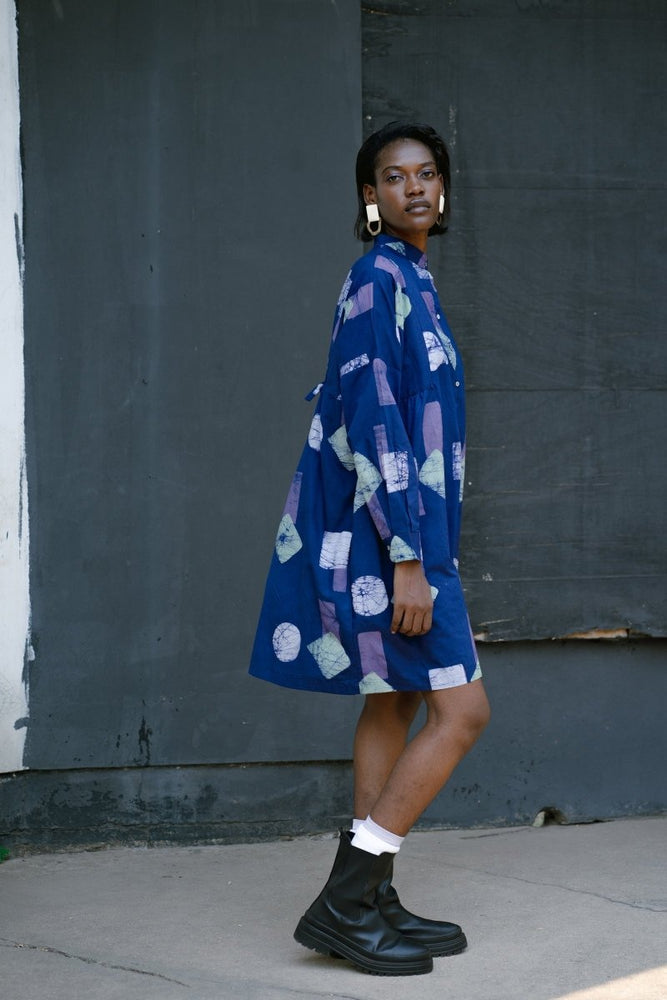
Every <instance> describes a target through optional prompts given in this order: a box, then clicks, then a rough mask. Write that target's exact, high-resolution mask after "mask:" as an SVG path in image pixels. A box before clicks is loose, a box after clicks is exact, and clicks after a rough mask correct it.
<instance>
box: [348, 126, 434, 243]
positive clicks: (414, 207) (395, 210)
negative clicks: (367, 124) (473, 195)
mask: <svg viewBox="0 0 667 1000" xmlns="http://www.w3.org/2000/svg"><path fill="white" fill-rule="evenodd" d="M444 189H445V188H444V184H443V180H442V177H441V175H440V174H439V173H438V171H437V167H436V164H435V160H434V158H433V153H432V152H431V150H430V149H429V148H428V146H425V145H424V144H423V143H422V142H418V141H417V140H416V139H397V140H396V141H395V142H392V143H390V144H389V145H388V146H385V147H384V149H382V150H381V151H380V155H379V156H378V158H377V162H376V164H375V184H374V185H373V184H365V185H364V200H365V201H366V204H372V203H375V204H376V205H377V206H378V209H379V211H380V218H381V219H382V229H383V231H384V232H387V233H389V234H390V235H392V236H398V237H399V238H400V239H402V240H405V241H406V242H407V243H412V244H414V245H415V246H417V247H419V248H420V249H421V250H425V249H426V241H427V237H428V231H429V229H430V228H431V226H432V225H433V224H434V223H435V221H436V218H437V216H438V201H439V198H440V194H441V193H444Z"/></svg>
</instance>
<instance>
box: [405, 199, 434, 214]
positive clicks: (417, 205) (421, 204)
mask: <svg viewBox="0 0 667 1000" xmlns="http://www.w3.org/2000/svg"><path fill="white" fill-rule="evenodd" d="M430 207H431V205H430V202H428V201H424V200H423V199H417V200H416V201H411V202H410V204H409V205H407V206H406V209H405V211H406V212H411V211H412V210H413V209H415V208H430Z"/></svg>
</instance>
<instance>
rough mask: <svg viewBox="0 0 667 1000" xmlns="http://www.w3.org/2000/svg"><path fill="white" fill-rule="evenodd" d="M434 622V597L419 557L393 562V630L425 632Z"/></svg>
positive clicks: (423, 633)
mask: <svg viewBox="0 0 667 1000" xmlns="http://www.w3.org/2000/svg"><path fill="white" fill-rule="evenodd" d="M432 624H433V598H432V596H431V588H430V586H429V582H428V580H427V579H426V577H425V576H424V567H423V566H422V564H421V563H420V562H419V560H418V559H410V560H408V561H407V562H398V563H395V564H394V615H393V618H392V620H391V631H392V633H395V632H400V633H401V635H410V636H413V635H426V633H427V632H429V631H430V629H431V625H432Z"/></svg>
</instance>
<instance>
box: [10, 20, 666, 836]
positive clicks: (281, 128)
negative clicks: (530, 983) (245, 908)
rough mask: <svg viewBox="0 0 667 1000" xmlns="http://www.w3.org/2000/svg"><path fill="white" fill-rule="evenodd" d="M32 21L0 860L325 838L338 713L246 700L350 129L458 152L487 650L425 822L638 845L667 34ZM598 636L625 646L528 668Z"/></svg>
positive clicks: (405, 24) (456, 312)
mask: <svg viewBox="0 0 667 1000" xmlns="http://www.w3.org/2000/svg"><path fill="white" fill-rule="evenodd" d="M19 15H20V17H19V29H20V34H19V39H20V50H19V55H20V71H21V101H22V130H23V163H24V182H25V241H26V279H25V339H26V370H27V452H28V462H29V464H28V472H29V486H30V512H31V518H30V520H31V597H32V606H33V640H32V645H33V648H34V660H33V661H32V662H31V663H30V665H29V691H30V698H29V712H30V715H29V722H28V729H27V744H26V753H25V758H24V764H25V766H26V767H27V768H28V769H29V770H28V771H27V772H25V773H23V774H20V775H8V776H6V777H4V778H3V779H0V836H2V841H3V842H7V843H17V844H19V843H32V844H39V845H42V846H48V845H57V844H60V843H91V842H106V841H132V840H142V839H148V840H153V841H159V840H173V839H179V840H188V839H199V838H207V837H208V838H223V839H244V838H256V837H262V836H273V835H276V834H280V833H283V832H288V833H293V832H300V831H301V832H303V831H305V830H310V829H324V828H328V827H330V826H332V825H335V824H337V823H338V822H341V821H343V820H344V819H345V818H347V816H348V810H349V791H350V768H349V758H350V745H351V734H352V728H353V725H354V721H355V717H356V714H357V712H358V710H359V702H358V700H356V699H345V698H324V697H322V696H320V695H311V694H305V693H294V692H290V691H286V690H281V689H277V688H273V687H271V686H269V685H264V684H262V683H260V682H257V681H254V680H252V679H250V678H248V677H247V675H246V665H247V659H248V653H249V648H250V644H251V641H252V636H253V630H254V626H255V620H256V614H257V611H258V607H259V602H260V599H261V592H262V587H263V582H264V575H265V572H266V569H267V566H268V559H269V555H270V552H271V548H272V544H273V537H274V533H275V528H276V524H277V520H278V516H279V512H280V510H281V509H282V503H283V499H284V495H285V493H286V490H287V487H288V484H289V481H290V478H291V475H292V470H293V466H294V464H295V461H296V459H297V456H298V453H299V451H300V449H301V446H302V442H303V439H304V435H305V433H306V431H307V427H308V424H309V418H310V407H309V406H308V405H307V404H305V403H304V402H303V401H302V397H303V396H304V394H305V393H306V391H307V390H308V389H309V388H310V387H311V386H312V385H313V384H315V383H316V382H317V381H318V380H319V378H320V376H321V372H322V367H323V364H324V360H325V357H326V349H327V342H328V337H329V328H330V318H331V314H332V310H333V304H334V301H335V298H336V295H337V292H338V287H339V285H340V282H341V280H342V278H343V277H344V274H345V271H346V269H347V267H348V265H349V262H350V260H351V259H352V257H353V256H354V255H355V254H356V253H357V252H358V247H357V246H356V245H355V244H354V243H353V241H352V239H351V235H350V231H351V224H352V221H353V217H354V209H355V205H354V191H353V183H352V181H353V162H354V155H355V152H356V148H357V146H358V143H359V140H360V137H361V125H362V121H363V124H364V127H365V128H366V129H367V130H370V129H371V128H373V127H375V126H376V125H379V124H381V123H382V122H383V121H386V120H389V119H390V118H392V117H397V116H399V115H406V114H409V115H411V116H412V115H418V117H420V118H425V119H427V120H429V119H430V120H432V121H433V122H435V123H437V124H439V125H441V127H442V129H443V132H444V133H445V135H446V136H447V138H448V140H449V143H450V146H451V149H452V157H453V165H454V213H453V218H452V226H451V232H450V234H449V235H448V237H446V238H445V239H444V240H440V241H435V242H434V246H433V250H432V255H431V265H432V268H433V270H434V272H435V273H436V279H437V282H438V287H439V289H440V291H441V297H442V299H443V302H444V303H446V308H447V311H448V314H449V318H450V321H451V323H452V326H453V328H454V330H455V332H456V335H457V339H458V341H459V343H460V345H461V348H462V350H463V353H464V358H465V361H466V366H467V371H468V381H469V385H470V432H469V435H470V451H469V461H468V472H467V476H466V479H467V480H468V484H467V485H468V503H467V511H466V516H465V528H464V539H463V543H464V544H463V561H462V567H463V573H464V582H465V585H466V588H467V592H468V595H469V600H470V607H471V615H472V619H473V625H474V628H475V631H476V632H477V633H478V634H479V635H482V636H483V637H486V638H488V639H491V638H493V639H505V640H512V641H506V642H499V643H486V642H485V643H482V645H481V649H480V655H481V658H482V663H483V667H484V670H485V674H486V678H487V685H488V688H489V691H490V694H491V697H492V700H493V705H494V719H493V722H492V725H491V727H490V729H489V730H488V731H487V733H486V734H485V736H484V738H483V740H482V741H481V743H480V744H479V746H478V747H477V748H476V749H475V751H474V753H473V754H472V755H471V756H470V757H469V759H467V760H466V761H465V762H464V763H463V764H462V765H461V767H460V769H459V770H458V771H457V773H456V775H455V776H454V778H453V780H452V782H451V783H450V786H449V787H448V788H447V789H446V790H445V791H444V792H443V793H442V795H440V796H439V797H438V799H437V800H436V802H434V804H433V805H432V807H431V808H430V809H429V810H428V812H427V814H426V815H425V817H424V820H423V822H424V823H426V824H444V825H475V824H489V823H490V824H507V823H517V822H527V821H531V820H532V819H533V818H534V816H535V814H536V813H537V812H538V811H539V810H540V809H542V808H544V807H553V808H555V809H558V810H559V811H560V812H562V813H563V815H564V816H565V817H566V818H567V819H569V820H571V821H576V820H584V819H595V818H605V817H608V816H619V815H631V814H644V813H651V812H658V811H660V810H663V809H664V808H665V806H666V800H665V788H664V780H663V777H662V771H661V768H660V763H659V762H660V760H661V759H664V751H665V732H664V725H663V722H662V719H661V717H660V712H659V707H660V705H661V704H664V688H665V684H666V676H667V673H666V671H665V643H664V641H663V640H661V639H660V638H659V637H660V636H662V635H664V634H665V624H666V623H665V617H664V609H665V602H664V593H665V587H664V574H665V566H666V565H667V561H666V560H665V558H664V548H663V546H664V540H665V537H667V532H665V531H664V516H665V515H664V511H665V509H667V504H665V502H664V500H665V498H664V484H665V472H664V467H663V465H664V463H662V461H661V457H660V456H661V455H662V451H663V450H664V447H662V446H661V442H662V441H663V440H664V438H663V437H662V435H663V434H664V430H663V428H664V426H665V420H664V417H665V409H664V400H665V392H664V388H665V386H664V375H663V374H662V373H664V370H665V365H664V351H665V347H664V338H661V337H659V336H657V332H658V331H661V330H662V329H663V328H664V313H662V312H661V309H662V305H663V302H662V297H661V294H660V288H659V285H658V277H657V276H658V273H659V269H658V262H659V260H660V252H661V244H660V233H659V221H660V219H661V218H662V217H663V214H664V213H662V208H661V205H662V200H664V180H663V178H662V175H661V174H660V173H659V171H658V172H656V167H655V163H656V162H661V161H660V156H659V153H660V149H661V147H662V144H663V143H664V135H665V131H664V129H662V128H661V126H660V116H661V115H662V114H663V113H664V108H663V106H662V104H661V103H659V102H658V100H657V96H656V95H657V94H658V93H659V89H660V86H661V84H660V81H661V80H662V81H663V82H664V66H663V64H662V62H660V61H658V58H657V51H658V49H657V45H658V41H659V39H660V37H661V34H662V33H664V27H665V23H666V22H665V14H664V11H663V8H662V6H660V5H658V6H656V5H655V4H650V3H643V4H641V5H638V4H635V3H631V2H630V0H628V2H622V0H614V3H612V4H604V5H603V4H593V3H591V4H587V3H576V4H575V3H566V2H564V3H554V4H550V5H548V7H547V6H545V5H536V4H532V3H522V4H510V3H507V4H505V3H500V4H491V3H487V2H482V3H479V2H476V3H473V2H463V0H461V2H459V3H457V4H454V5H451V4H447V5H443V4H439V3H420V4H411V3H408V2H400V3H391V4H389V3H387V4H383V3H378V4H375V5H373V8H372V9H371V8H370V7H369V8H363V10H361V9H360V7H359V5H358V4H357V2H356V0H346V2H338V3H337V4H330V3H328V2H325V0H313V2H310V0H309V2H307V3H306V2H304V0H280V2H277V3H276V2H269V0H262V2H259V3H253V4H249V5H243V4H241V5H239V4H232V3H229V4H228V3H220V2H214V0H208V2H204V3H198V4H197V5H191V4H189V3H183V2H179V3H177V2H175V0H173V2H166V3H164V2H160V3H157V2H149V0H145V2H140V3H137V2H132V3H130V2H125V0H114V2H112V0H103V2H101V3H96V4H95V5H91V4H88V3H85V2H83V0H61V2H60V3H59V4H55V5H49V6H47V5H43V4H40V3H36V2H34V0H21V3H20V4H19ZM612 70H613V71H612ZM362 71H363V81H362ZM362 82H363V94H362ZM623 129H624V131H623ZM622 131H623V135H622V136H621V132H622ZM601 629H615V630H618V632H619V633H620V634H621V635H623V636H625V637H626V638H625V639H624V640H623V641H619V642H617V643H600V642H578V641H555V642H554V641H550V638H551V637H552V636H564V635H569V634H571V633H577V632H581V631H585V632H593V633H594V634H595V633H596V632H597V631H598V630H601ZM636 633H642V634H645V635H650V636H653V638H650V639H644V640H638V639H636V638H634V636H635V634H636ZM661 699H662V700H661ZM24 723H25V720H24V722H23V724H24Z"/></svg>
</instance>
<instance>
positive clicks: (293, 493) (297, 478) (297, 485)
mask: <svg viewBox="0 0 667 1000" xmlns="http://www.w3.org/2000/svg"><path fill="white" fill-rule="evenodd" d="M302 477H303V473H302V472H295V473H294V479H293V480H292V485H291V486H290V488H289V493H288V494H287V500H286V502H285V510H284V511H283V516H284V515H285V514H289V516H290V517H291V518H292V521H293V522H294V523H295V524H296V519H297V516H298V514H299V497H300V496H301V479H302Z"/></svg>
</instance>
